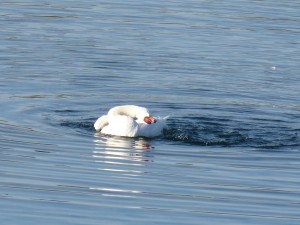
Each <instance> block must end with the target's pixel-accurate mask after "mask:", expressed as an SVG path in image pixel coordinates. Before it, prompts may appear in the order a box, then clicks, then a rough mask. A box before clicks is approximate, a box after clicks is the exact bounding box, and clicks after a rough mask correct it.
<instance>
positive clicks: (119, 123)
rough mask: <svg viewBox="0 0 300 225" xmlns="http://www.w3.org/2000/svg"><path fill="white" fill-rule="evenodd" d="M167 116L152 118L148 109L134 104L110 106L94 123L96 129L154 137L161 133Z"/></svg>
mask: <svg viewBox="0 0 300 225" xmlns="http://www.w3.org/2000/svg"><path fill="white" fill-rule="evenodd" d="M166 119H167V118H154V117H153V116H150V113H149V110H148V109H147V108H144V107H140V106H136V105H123V106H116V107H114V108H111V109H110V110H109V111H108V113H107V115H103V116H101V117H99V118H98V119H97V121H96V122H95V123H94V127H95V129H96V131H98V132H100V133H102V134H106V135H114V136H123V137H156V136H159V135H161V134H162V131H163V129H164V128H165V127H166Z"/></svg>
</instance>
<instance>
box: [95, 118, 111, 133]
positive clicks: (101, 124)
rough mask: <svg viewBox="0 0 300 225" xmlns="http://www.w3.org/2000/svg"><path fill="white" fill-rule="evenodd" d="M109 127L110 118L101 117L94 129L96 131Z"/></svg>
mask: <svg viewBox="0 0 300 225" xmlns="http://www.w3.org/2000/svg"><path fill="white" fill-rule="evenodd" d="M107 125H108V117H107V115H104V116H101V117H99V118H98V119H97V121H96V122H95V123H94V127H95V129H96V131H100V130H102V128H103V127H105V126H107Z"/></svg>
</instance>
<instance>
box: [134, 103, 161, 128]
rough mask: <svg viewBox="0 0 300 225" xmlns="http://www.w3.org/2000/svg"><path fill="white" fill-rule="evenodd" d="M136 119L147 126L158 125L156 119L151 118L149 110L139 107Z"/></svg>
mask: <svg viewBox="0 0 300 225" xmlns="http://www.w3.org/2000/svg"><path fill="white" fill-rule="evenodd" d="M136 117H137V119H138V120H140V121H144V122H145V123H147V124H151V123H156V119H155V118H154V117H152V116H150V114H149V111H148V109H146V108H144V107H139V109H138V111H137V114H136Z"/></svg>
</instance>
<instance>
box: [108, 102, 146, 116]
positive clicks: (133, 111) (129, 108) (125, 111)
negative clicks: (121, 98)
mask: <svg viewBox="0 0 300 225" xmlns="http://www.w3.org/2000/svg"><path fill="white" fill-rule="evenodd" d="M141 109H144V108H142V107H139V106H135V105H123V106H117V107H114V108H112V109H110V110H109V112H108V116H119V115H125V116H129V117H132V118H137V117H138V116H139V114H140V113H139V112H140V111H141ZM144 111H145V114H147V110H146V109H145V110H144Z"/></svg>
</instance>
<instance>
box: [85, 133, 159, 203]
mask: <svg viewBox="0 0 300 225" xmlns="http://www.w3.org/2000/svg"><path fill="white" fill-rule="evenodd" d="M94 143H95V150H94V151H93V158H94V159H95V162H96V163H97V165H98V167H97V170H98V171H99V176H100V177H101V179H100V180H101V184H100V185H99V186H98V187H90V189H91V190H94V191H99V192H100V193H102V195H104V196H114V197H126V198H128V197H134V195H136V194H138V193H141V192H140V191H139V190H131V187H130V188H128V182H129V181H130V180H131V181H132V182H134V180H137V179H140V178H138V177H140V176H143V175H145V174H146V173H147V167H145V165H147V164H148V163H149V162H152V161H153V155H152V151H153V147H152V146H151V145H150V142H149V141H148V140H147V139H144V138H123V137H113V136H111V137H110V136H103V135H101V134H98V133H97V134H95V140H94ZM116 180H117V182H116Z"/></svg>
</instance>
